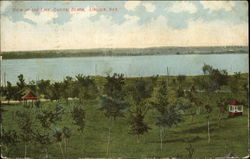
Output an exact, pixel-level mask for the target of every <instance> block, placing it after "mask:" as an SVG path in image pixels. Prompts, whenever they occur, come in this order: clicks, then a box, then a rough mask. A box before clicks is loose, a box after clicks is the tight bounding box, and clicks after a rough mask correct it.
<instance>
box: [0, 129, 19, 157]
mask: <svg viewBox="0 0 250 159" xmlns="http://www.w3.org/2000/svg"><path fill="white" fill-rule="evenodd" d="M0 139H1V140H0V144H1V150H2V152H5V153H6V156H9V154H10V152H11V151H13V150H12V149H11V147H12V146H15V145H16V144H17V143H18V142H19V140H18V134H17V132H16V131H15V130H7V131H6V130H5V129H2V132H1V136H0ZM1 155H2V154H1Z"/></svg>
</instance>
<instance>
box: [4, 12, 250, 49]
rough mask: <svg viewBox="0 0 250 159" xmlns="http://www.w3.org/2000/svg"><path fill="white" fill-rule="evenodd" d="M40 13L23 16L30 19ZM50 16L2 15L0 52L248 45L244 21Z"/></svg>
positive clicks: (126, 16) (159, 17)
mask: <svg viewBox="0 0 250 159" xmlns="http://www.w3.org/2000/svg"><path fill="white" fill-rule="evenodd" d="M40 16H41V15H33V14H32V13H29V14H27V15H26V17H29V18H30V19H33V20H34V18H38V19H39V17H40ZM51 17H55V16H50V18H48V20H45V22H43V23H39V25H32V24H29V23H26V22H23V21H18V22H13V21H11V20H10V19H9V18H7V17H5V16H4V17H3V18H2V19H1V49H2V51H18V50H49V49H86V48H126V47H135V48H136V47H137V48H142V47H153V46H224V45H248V25H247V24H246V23H243V24H237V25H235V24H233V23H231V22H226V21H211V22H204V21H202V20H195V21H189V22H188V27H187V28H185V29H181V30H178V29H174V28H171V27H169V26H168V25H167V21H168V19H167V18H166V17H165V16H162V15H159V16H158V17H156V18H151V19H150V20H149V22H148V23H147V24H138V20H139V19H140V18H139V17H138V16H135V15H128V14H125V15H124V18H125V19H126V21H124V22H123V23H121V24H116V23H115V22H114V20H113V17H112V16H108V15H101V16H100V17H99V20H96V21H91V20H90V19H89V18H82V20H80V21H79V20H77V18H73V19H71V21H69V22H68V23H64V24H62V25H58V24H55V23H46V22H48V21H50V20H49V19H51ZM36 22H40V20H36Z"/></svg>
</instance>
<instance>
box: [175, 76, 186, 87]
mask: <svg viewBox="0 0 250 159" xmlns="http://www.w3.org/2000/svg"><path fill="white" fill-rule="evenodd" d="M185 80H186V76H185V75H179V76H177V81H178V83H179V87H183V83H184V81H185Z"/></svg>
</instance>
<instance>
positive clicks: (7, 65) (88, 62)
mask: <svg viewBox="0 0 250 159" xmlns="http://www.w3.org/2000/svg"><path fill="white" fill-rule="evenodd" d="M204 63H206V64H209V65H212V66H213V67H214V68H219V69H226V70H227V71H228V72H229V74H233V73H234V72H242V73H246V72H247V73H248V71H249V70H248V54H213V55H212V54H207V55H148V56H99V57H72V58H37V59H14V60H13V59H12V60H3V65H2V72H3V74H4V72H5V74H6V81H11V82H16V81H17V76H18V75H19V74H23V75H24V78H25V79H26V81H30V80H37V79H50V80H52V81H57V80H59V81H60V80H62V79H63V78H64V77H66V76H72V77H73V76H75V75H77V74H83V75H102V76H105V75H107V74H112V73H114V72H116V73H123V74H124V75H125V76H126V77H136V76H152V75H157V74H159V75H166V74H167V68H168V70H169V74H170V75H200V74H202V66H203V65H204Z"/></svg>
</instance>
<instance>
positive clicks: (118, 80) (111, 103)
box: [100, 73, 128, 156]
mask: <svg viewBox="0 0 250 159" xmlns="http://www.w3.org/2000/svg"><path fill="white" fill-rule="evenodd" d="M106 81H107V82H106V83H105V85H104V92H103V93H104V95H103V96H101V97H100V99H101V104H100V110H102V111H103V112H104V115H105V116H106V117H107V118H108V119H109V120H110V122H111V124H109V125H110V126H109V132H108V141H107V151H106V153H107V156H108V155H109V147H110V138H111V128H112V124H113V121H115V120H116V119H117V118H118V117H124V110H126V108H127V107H128V104H127V102H126V101H125V99H124V95H125V94H124V85H125V82H124V77H123V74H116V73H115V74H113V76H107V77H106Z"/></svg>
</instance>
